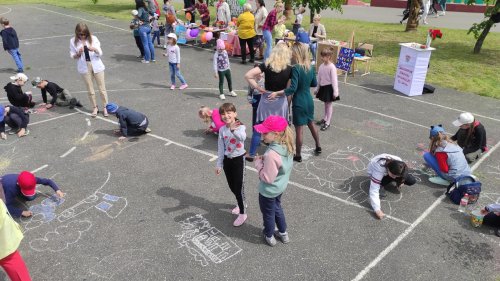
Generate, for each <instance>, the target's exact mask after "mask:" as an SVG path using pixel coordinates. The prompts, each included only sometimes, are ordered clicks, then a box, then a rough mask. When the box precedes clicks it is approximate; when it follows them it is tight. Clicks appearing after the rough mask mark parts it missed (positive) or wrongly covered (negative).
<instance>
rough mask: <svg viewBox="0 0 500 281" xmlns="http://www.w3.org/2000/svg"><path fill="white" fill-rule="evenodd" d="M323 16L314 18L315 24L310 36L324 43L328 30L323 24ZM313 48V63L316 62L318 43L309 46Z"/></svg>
mask: <svg viewBox="0 0 500 281" xmlns="http://www.w3.org/2000/svg"><path fill="white" fill-rule="evenodd" d="M320 22H321V15H320V14H315V15H314V17H313V24H311V27H309V36H310V37H313V38H316V39H318V41H323V40H325V39H326V29H325V26H324V25H322V24H321V23H320ZM309 47H310V48H311V53H312V57H313V62H316V50H317V49H318V42H311V43H310V44H309Z"/></svg>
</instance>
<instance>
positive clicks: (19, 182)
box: [1, 171, 64, 217]
mask: <svg viewBox="0 0 500 281" xmlns="http://www.w3.org/2000/svg"><path fill="white" fill-rule="evenodd" d="M1 183H2V188H3V191H4V194H5V204H6V205H7V209H8V210H9V212H10V214H11V215H12V216H14V217H21V216H23V217H30V216H32V215H33V213H32V212H31V211H23V210H21V209H19V208H17V207H15V206H14V203H15V199H16V197H17V196H21V197H22V198H24V199H25V200H28V201H32V200H34V199H35V198H36V185H37V184H43V185H48V186H50V187H51V188H52V189H53V190H54V191H55V193H56V194H57V196H59V197H63V196H64V193H63V192H62V191H61V190H60V189H59V187H58V186H57V185H56V183H55V182H54V181H53V180H51V179H45V178H38V177H35V175H33V174H32V173H30V172H28V171H23V172H21V173H20V174H8V175H4V176H2V178H1Z"/></svg>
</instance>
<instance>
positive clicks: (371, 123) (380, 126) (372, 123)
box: [364, 119, 393, 130]
mask: <svg viewBox="0 0 500 281" xmlns="http://www.w3.org/2000/svg"><path fill="white" fill-rule="evenodd" d="M364 124H365V126H367V127H369V128H372V129H377V130H385V129H391V128H393V125H392V123H389V122H387V121H384V120H380V119H370V120H365V121H364Z"/></svg>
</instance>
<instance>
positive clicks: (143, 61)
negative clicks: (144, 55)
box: [141, 60, 149, 63]
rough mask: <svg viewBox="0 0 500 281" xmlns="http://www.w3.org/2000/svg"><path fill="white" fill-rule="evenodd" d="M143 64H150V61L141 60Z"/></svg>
mask: <svg viewBox="0 0 500 281" xmlns="http://www.w3.org/2000/svg"><path fill="white" fill-rule="evenodd" d="M141 62H142V63H149V61H148V60H141Z"/></svg>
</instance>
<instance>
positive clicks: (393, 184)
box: [380, 174, 417, 189]
mask: <svg viewBox="0 0 500 281" xmlns="http://www.w3.org/2000/svg"><path fill="white" fill-rule="evenodd" d="M416 182H417V180H416V179H415V177H413V175H411V174H406V176H405V178H404V181H403V184H405V185H414V184H415V183H416ZM380 186H382V187H383V188H385V189H395V188H397V187H398V181H396V179H393V178H391V177H389V176H385V177H383V178H382V181H381V182H380Z"/></svg>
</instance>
